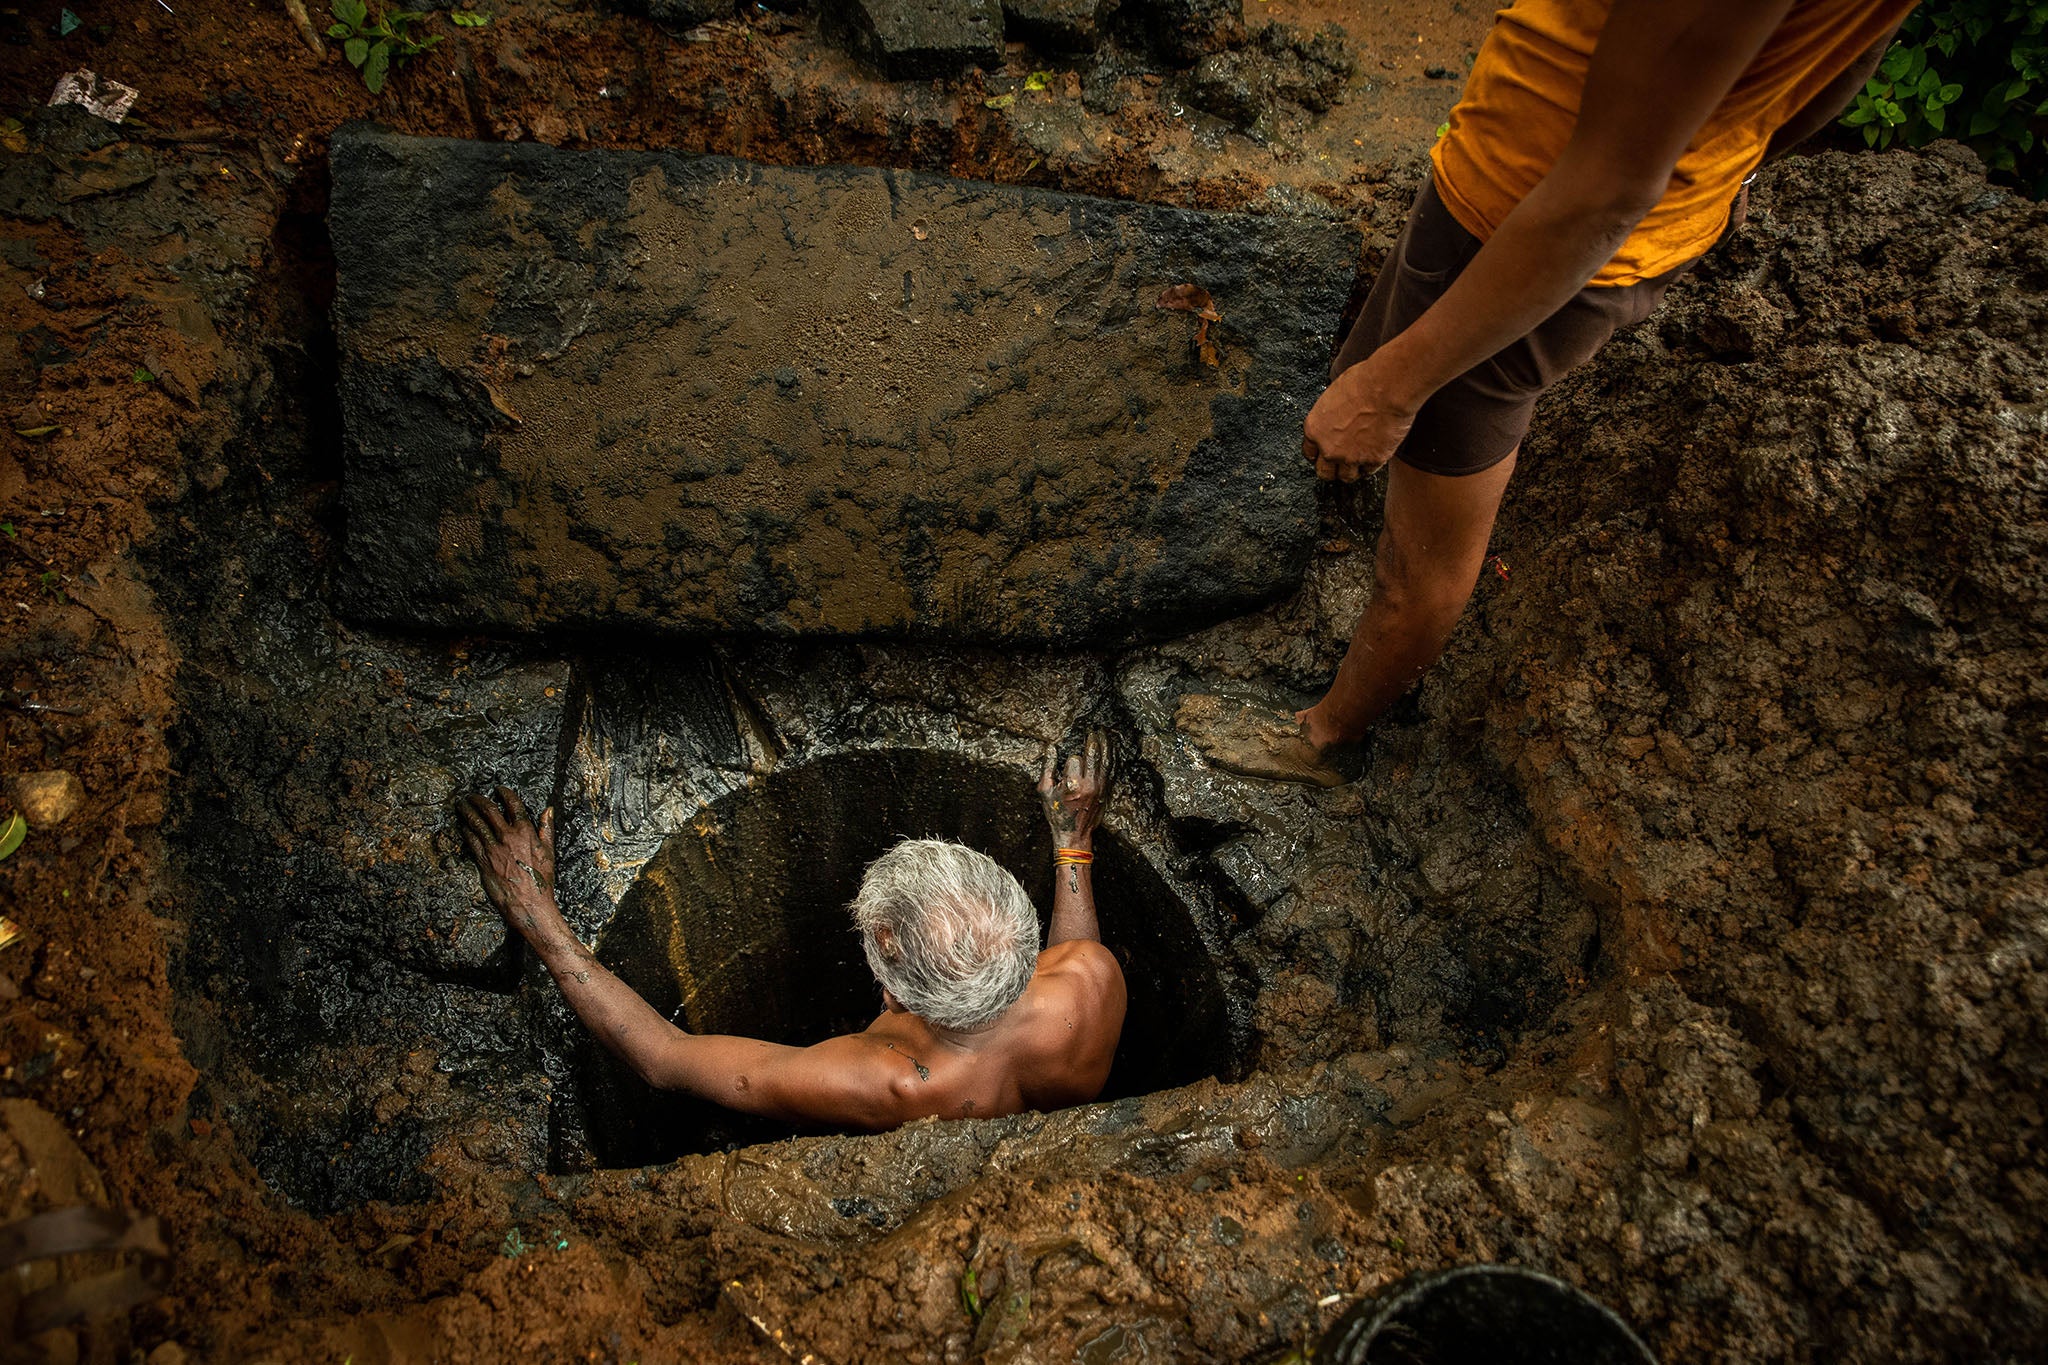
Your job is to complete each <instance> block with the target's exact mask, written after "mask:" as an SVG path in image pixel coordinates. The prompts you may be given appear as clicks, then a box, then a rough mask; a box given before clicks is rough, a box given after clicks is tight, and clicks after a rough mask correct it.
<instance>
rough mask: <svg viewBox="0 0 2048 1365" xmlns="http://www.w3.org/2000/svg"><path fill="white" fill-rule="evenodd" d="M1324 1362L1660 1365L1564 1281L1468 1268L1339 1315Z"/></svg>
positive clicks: (1325, 1343)
mask: <svg viewBox="0 0 2048 1365" xmlns="http://www.w3.org/2000/svg"><path fill="white" fill-rule="evenodd" d="M1315 1359H1316V1365H1553V1362H1555V1363H1556V1365H1565V1362H1570V1365H1657V1357H1655V1356H1654V1355H1652V1354H1650V1348H1649V1347H1647V1346H1645V1345H1643V1343H1642V1341H1641V1340H1640V1339H1638V1338H1637V1336H1636V1334H1635V1333H1634V1332H1632V1331H1630V1330H1629V1326H1628V1324H1627V1323H1625V1322H1623V1321H1622V1320H1621V1319H1620V1318H1618V1317H1616V1316H1615V1315H1614V1313H1613V1312H1612V1311H1611V1310H1609V1309H1608V1308H1607V1307H1606V1306H1605V1305H1603V1304H1601V1303H1600V1302H1599V1301H1597V1300H1595V1299H1592V1298H1589V1297H1588V1296H1587V1295H1585V1294H1584V1293H1582V1292H1580V1291H1579V1290H1577V1289H1574V1288H1572V1287H1571V1286H1570V1285H1568V1284H1566V1283H1565V1282H1564V1281H1563V1280H1557V1279H1552V1278H1551V1277H1550V1276H1548V1275H1543V1274H1539V1273H1537V1272H1536V1271H1533V1270H1523V1269H1520V1268H1519V1267H1516V1266H1507V1265H1468V1266H1460V1267H1459V1268H1458V1269H1456V1270H1443V1271H1438V1272H1437V1273H1435V1274H1433V1275H1423V1276H1419V1277H1417V1278H1415V1279H1411V1280H1405V1281H1403V1282H1401V1283H1400V1284H1398V1285H1395V1286H1394V1287H1393V1288H1391V1289H1389V1290H1388V1291H1387V1292H1386V1293H1384V1294H1382V1295H1380V1296H1379V1297H1378V1298H1376V1299H1371V1300H1368V1301H1367V1302H1365V1303H1361V1304H1359V1305H1358V1306H1357V1307H1355V1308H1353V1309H1351V1310H1350V1311H1349V1312H1347V1313H1346V1314H1345V1315H1344V1316H1343V1317H1341V1318H1339V1319H1337V1321H1336V1323H1335V1325H1333V1326H1332V1327H1331V1328H1330V1330H1329V1331H1328V1332H1326V1333H1324V1334H1323V1340H1322V1343H1321V1344H1320V1345H1318V1346H1317V1347H1316V1355H1315Z"/></svg>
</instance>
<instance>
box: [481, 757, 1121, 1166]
mask: <svg viewBox="0 0 2048 1365" xmlns="http://www.w3.org/2000/svg"><path fill="white" fill-rule="evenodd" d="M1057 759H1058V755H1057V754H1056V753H1048V754H1047V755H1046V761H1045V772H1044V775H1043V776H1041V777H1040V779H1039V782H1038V793H1039V799H1040V801H1041V802H1042V804H1043V805H1044V808H1045V815H1046V819H1047V820H1048V821H1049V822H1050V823H1051V825H1052V832H1053V844H1054V851H1053V862H1054V867H1053V873H1054V889H1053V909H1052V924H1051V927H1050V928H1049V930H1048V931H1047V934H1046V944H1045V949H1044V951H1042V952H1041V951H1040V950H1039V946H1038V912H1037V911H1036V910H1035V909H1034V908H1033V906H1032V904H1031V900H1030V898H1029V897H1028V896H1026V895H1025V894H1024V888H1023V887H1022V886H1020V885H1018V883H1017V879H1016V878H1015V877H1013V876H1011V875H1010V874H1009V873H1008V872H1007V871H1005V870H1004V869H1003V868H1002V867H1001V866H999V865H998V864H997V863H996V862H995V861H994V860H993V859H991V858H989V857H988V856H986V855H985V854H982V853H978V852H976V851H975V850H973V849H970V848H967V847H965V846H964V845H961V844H956V843H951V842H948V841H945V840H940V839H906V840H904V841H903V842H902V843H900V844H897V845H896V846H895V847H894V848H892V849H890V850H889V851H888V852H887V853H884V854H883V855H882V856H881V857H880V858H878V859H876V860H875V862H874V863H873V864H872V865H870V866H869V868H868V870H867V875H866V877H865V878H864V879H863V881H862V882H861V888H860V893H859V895H858V896H856V897H855V898H854V902H853V906H852V913H853V920H854V923H855V925H856V926H857V927H858V928H859V930H860V936H861V945H862V947H863V948H864V949H865V951H866V954H867V960H868V965H869V967H870V968H872V969H873V971H874V973H875V977H876V979H877V980H878V981H879V982H880V983H881V986H882V1005H883V1009H882V1013H881V1016H880V1017H879V1018H877V1019H876V1020H875V1022H874V1023H872V1024H870V1025H869V1026H868V1027H867V1028H866V1029H865V1030H864V1031H862V1032H860V1033H850V1034H846V1035H844V1036H842V1037H838V1038H828V1039H826V1040H825V1041H824V1042H822V1043H818V1044H815V1045H814V1046H811V1047H786V1046H783V1045H782V1044H779V1043H769V1042H764V1041H762V1040H760V1039H757V1038H737V1037H730V1036H725V1035H718V1034H696V1033H688V1032H685V1031H684V1030H682V1029H680V1028H678V1027H676V1026H675V1025H674V1024H672V1023H670V1022H669V1021H668V1020H666V1019H664V1018H662V1016H661V1015H660V1014H659V1013H658V1012H656V1011H655V1009H654V1008H653V1007H652V1006H650V1005H649V1004H648V1003H647V1002H646V1001H645V1000H642V999H641V998H640V997H639V995H637V994H636V993H635V992H634V991H633V989H632V988H631V987H630V986H628V985H626V984H625V983H624V982H623V981H620V980H619V979H618V978H617V977H616V976H613V975H612V974H611V973H610V972H609V971H607V970H606V969H605V967H604V966H603V964H601V963H600V962H599V961H598V960H597V958H596V956H595V955H594V954H592V953H591V951H590V950H589V949H588V948H586V947H584V946H583V944H582V943H581V942H579V941H578V940H577V938H576V935H575V932H574V931H573V930H571V929H570V927H569V924H568V921H566V920H565V919H563V918H562V912H561V910H560V909H559V908H557V906H556V904H555V892H554V887H555V847H554V811H553V809H552V808H550V809H548V810H546V811H544V812H542V814H541V818H540V823H539V824H538V825H535V824H534V822H533V821H532V820H531V819H529V818H528V816H527V813H526V807H525V805H524V804H523V803H522V802H521V801H520V799H519V796H518V794H517V793H516V792H513V791H512V790H510V789H509V788H505V787H500V788H498V791H497V796H496V798H495V799H493V798H492V797H489V796H473V797H470V798H469V799H468V800H467V801H465V802H463V803H462V805H461V807H460V813H461V817H462V822H463V825H464V830H463V840H464V842H465V843H466V844H467V846H468V848H469V853H470V856H471V857H473V858H475V859H476V864H477V868H478V870H479V872H481V874H482V876H483V885H484V893H485V894H486V895H487V896H489V897H490V901H491V904H492V905H494V906H496V907H497V909H498V912H499V913H500V914H502V915H504V917H505V922H506V924H507V925H509V926H510V927H511V928H512V930H513V932H515V933H517V934H518V935H519V936H520V937H522V938H523V939H525V940H526V942H527V944H528V945H529V946H530V947H531V948H532V949H533V951H534V952H535V953H537V954H538V955H539V957H540V960H541V961H542V962H543V963H545V964H546V965H547V969H548V973H549V974H550V975H551V976H553V977H554V979H555V984H556V985H557V986H559V987H560V988H561V991H562V994H563V996H565V997H566V998H567V1000H568V1002H569V1004H570V1006H571V1007H572V1008H573V1009H575V1011H576V1015H577V1017H578V1018H580V1019H581V1020H582V1021H583V1023H584V1025H585V1027H587V1028H589V1029H590V1031H591V1032H592V1033H593V1034H595V1035H596V1037H597V1038H598V1040H599V1041H600V1042H602V1043H603V1044H604V1045H605V1046H606V1047H607V1048H609V1049H611V1051H613V1052H614V1053H616V1054H617V1055H618V1056H619V1057H620V1059H622V1060H623V1061H624V1062H625V1063H626V1064H627V1065H628V1066H630V1067H632V1069H633V1070H634V1071H635V1072H636V1073H637V1074H638V1075H639V1076H640V1078H641V1079H642V1080H644V1081H646V1082H647V1083H648V1084H649V1085H652V1086H654V1087H656V1088H658V1089H663V1090H683V1091H687V1092H689V1093H690V1094H692V1095H695V1096H697V1097H698V1098H700V1099H706V1100H711V1101H713V1102H715V1103H718V1104H722V1105H725V1106H726V1107H727V1108H729V1109H737V1110H740V1111H742V1112H744V1113H748V1114H761V1115H765V1116H768V1117H772V1118H778V1119H783V1120H787V1121H790V1122H797V1123H815V1124H823V1125H831V1126H835V1127H842V1128H864V1129H873V1130H882V1129H887V1128H894V1127H896V1126H897V1125H898V1124H902V1123H907V1122H908V1121H910V1120H911V1119H917V1118H925V1117H927V1116H930V1115H938V1116H941V1117H944V1118H967V1117H976V1118H986V1117H991V1116H996V1115H1002V1114H1015V1113H1019V1112H1021V1111H1023V1110H1026V1109H1054V1108H1058V1107H1060V1106H1062V1105H1070V1104H1082V1103H1086V1102H1087V1101H1089V1100H1092V1099H1094V1098H1095V1096H1096V1095H1097V1094H1099V1093H1101V1090H1102V1086H1103V1083H1104V1081H1106V1080H1107V1079H1108V1077H1109V1064H1110V1059H1111V1058H1112V1057H1113V1056H1114V1055H1115V1053H1116V1043H1117V1037H1118V1035H1119V1034H1120V1033H1121V1032H1122V1030H1123V1022H1124V978H1123V971H1122V969H1121V968H1119V967H1118V966H1117V961H1116V958H1115V957H1113V956H1111V954H1110V951H1109V950H1108V949H1107V948H1105V947H1103V946H1102V941H1101V936H1100V934H1099V932H1098V930H1097V926H1096V921H1095V894H1094V887H1093V884H1092V881H1091V878H1090V868H1089V863H1090V861H1091V859H1092V857H1093V849H1094V841H1095V826H1096V823H1097V821H1098V820H1099V819H1100V818H1101V812H1102V803H1103V801H1104V799H1105V798H1106V797H1107V796H1108V793H1109V785H1110V777H1111V759H1110V749H1109V741H1108V737H1107V736H1105V735H1104V734H1102V733H1101V732H1100V731H1097V732H1095V733H1092V734H1090V735H1089V736H1088V739H1087V741H1086V743H1085V745H1084V746H1083V750H1082V752H1081V753H1080V754H1077V755H1074V756H1072V757H1070V758H1068V759H1067V762H1066V768H1065V772H1064V774H1061V773H1059V772H1058V771H1057Z"/></svg>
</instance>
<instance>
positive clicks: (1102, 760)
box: [1038, 730, 1116, 848]
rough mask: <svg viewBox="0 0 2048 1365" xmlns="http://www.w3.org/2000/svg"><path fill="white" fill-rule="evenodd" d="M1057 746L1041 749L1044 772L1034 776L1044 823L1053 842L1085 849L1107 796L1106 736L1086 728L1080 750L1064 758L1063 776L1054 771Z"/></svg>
mask: <svg viewBox="0 0 2048 1365" xmlns="http://www.w3.org/2000/svg"><path fill="white" fill-rule="evenodd" d="M1058 765H1059V749H1058V747H1057V746H1055V747H1053V748H1050V749H1047V750H1046V752H1045V771H1044V773H1042V774H1041V775H1040V776H1039V779H1038V800H1039V804H1041V805H1042V806H1044V808H1045V820H1046V823H1047V824H1049V825H1051V826H1052V837H1053V842H1054V843H1056V844H1058V845H1059V846H1060V847H1062V848H1086V847H1088V846H1089V844H1090V842H1091V841H1092V840H1093V839H1094V837H1095V826H1096V824H1097V822H1098V821H1100V820H1101V819H1102V803H1103V802H1104V801H1106V800H1108V799H1109V786H1110V780H1111V779H1112V778H1113V777H1114V776H1115V769H1116V762H1115V759H1114V757H1113V756H1112V753H1111V750H1110V747H1109V736H1108V735H1107V734H1105V733H1103V732H1102V731H1100V730H1090V731H1089V732H1088V738H1087V740H1086V741H1084V742H1083V744H1082V746H1081V752H1080V753H1078V754H1071V755H1069V756H1068V758H1067V768H1066V773H1065V774H1064V775H1061V774H1059V772H1058Z"/></svg>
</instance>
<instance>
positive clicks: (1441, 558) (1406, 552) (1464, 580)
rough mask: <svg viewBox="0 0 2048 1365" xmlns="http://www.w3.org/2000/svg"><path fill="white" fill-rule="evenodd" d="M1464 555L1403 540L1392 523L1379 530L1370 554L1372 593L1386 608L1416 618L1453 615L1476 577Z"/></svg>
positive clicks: (1468, 597)
mask: <svg viewBox="0 0 2048 1365" xmlns="http://www.w3.org/2000/svg"><path fill="white" fill-rule="evenodd" d="M1463 560H1464V557H1463V556H1461V555H1458V554H1456V553H1444V552H1442V551H1441V550H1439V551H1438V552H1435V553H1432V551H1431V548H1430V547H1429V546H1411V545H1407V544H1404V543H1403V540H1402V538H1401V537H1400V536H1398V535H1397V534H1396V533H1395V531H1394V529H1393V528H1392V527H1388V528H1386V529H1385V530H1382V531H1381V532H1380V540H1379V546H1378V550H1377V552H1376V553H1375V554H1374V556H1373V573H1372V583H1373V596H1374V598H1375V599H1377V600H1379V601H1380V602H1381V603H1382V604H1383V605H1384V608H1385V609H1386V610H1389V611H1393V612H1396V613H1398V614H1400V615H1402V616H1406V617H1412V618H1414V619H1416V620H1418V621H1423V620H1440V619H1442V618H1444V617H1447V616H1448V617H1456V616H1457V615H1459V614H1460V613H1461V612H1463V611H1464V610H1465V603H1466V602H1468V601H1469V600H1471V597H1472V588H1473V586H1474V584H1476V583H1477V582H1478V579H1479V569H1478V566H1476V565H1471V564H1466V563H1464V562H1463Z"/></svg>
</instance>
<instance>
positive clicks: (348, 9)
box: [327, 0, 370, 29]
mask: <svg viewBox="0 0 2048 1365" xmlns="http://www.w3.org/2000/svg"><path fill="white" fill-rule="evenodd" d="M327 9H328V13H330V14H332V15H333V16H334V17H335V18H337V19H339V20H341V22H342V23H344V24H347V25H348V26H349V27H350V28H352V29H359V28H361V27H362V26H363V20H365V19H367V18H369V17H370V10H369V7H368V6H367V5H365V4H364V3H363V0H334V3H333V4H331V5H329V6H328V7H327Z"/></svg>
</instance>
